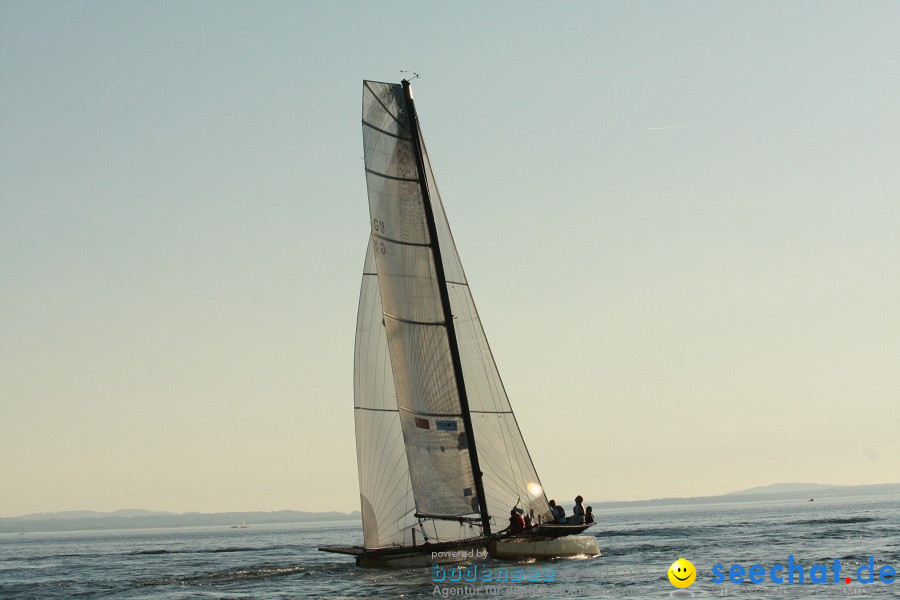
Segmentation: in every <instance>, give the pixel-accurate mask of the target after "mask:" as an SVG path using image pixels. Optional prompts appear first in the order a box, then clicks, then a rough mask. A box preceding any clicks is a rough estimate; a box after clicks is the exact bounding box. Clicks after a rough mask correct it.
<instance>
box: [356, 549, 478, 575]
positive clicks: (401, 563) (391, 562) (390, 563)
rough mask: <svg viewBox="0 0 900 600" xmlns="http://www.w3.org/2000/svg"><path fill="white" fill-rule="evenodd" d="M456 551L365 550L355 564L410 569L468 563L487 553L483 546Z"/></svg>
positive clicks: (368, 566) (369, 566)
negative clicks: (372, 551)
mask: <svg viewBox="0 0 900 600" xmlns="http://www.w3.org/2000/svg"><path fill="white" fill-rule="evenodd" d="M457 552H458V553H457V555H455V556H454V555H453V554H452V553H447V554H446V555H444V554H439V555H437V556H435V555H434V553H432V552H427V553H423V552H409V553H404V554H381V555H379V554H377V553H368V552H367V553H363V554H360V555H359V556H357V557H356V565H357V566H359V567H367V568H382V569H383V568H389V569H410V568H418V567H430V566H432V565H457V564H470V563H473V562H475V561H477V560H484V559H485V558H487V555H488V552H487V548H485V547H484V546H480V547H478V546H473V547H471V548H461V549H459V550H458V551H457Z"/></svg>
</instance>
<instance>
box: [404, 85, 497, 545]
mask: <svg viewBox="0 0 900 600" xmlns="http://www.w3.org/2000/svg"><path fill="white" fill-rule="evenodd" d="M401 83H402V85H403V97H404V99H405V100H406V109H407V112H408V114H409V128H410V134H411V137H412V143H413V148H414V150H415V152H414V154H415V157H416V171H417V173H418V175H419V189H420V190H421V192H422V200H423V204H424V207H425V221H426V226H427V227H428V237H429V238H431V251H432V254H433V255H434V269H435V275H436V276H437V283H438V291H439V294H440V297H441V307H442V309H443V311H444V322H445V324H446V327H447V340H448V342H449V344H450V357H451V360H452V363H453V376H454V379H455V381H456V389H457V393H458V395H459V405H460V412H461V413H462V420H463V427H465V429H466V444H467V446H468V450H469V461H470V462H471V465H472V476H473V478H474V480H475V493H476V494H478V507H479V509H480V510H479V512H480V513H481V528H482V532H483V533H484V535H490V534H491V523H490V516H489V515H488V511H487V498H486V497H485V495H484V482H483V481H482V473H481V467H480V465H479V463H478V452H477V450H476V448H475V432H474V430H473V427H472V415H471V414H470V413H469V398H468V396H467V395H466V383H465V380H464V379H463V370H462V360H461V359H460V355H459V344H458V343H457V339H456V328H455V326H454V324H453V312H452V311H451V309H450V294H449V292H448V291H447V278H446V276H445V275H444V261H443V259H442V258H441V246H440V243H439V242H438V236H437V228H436V227H435V224H434V211H433V209H432V206H431V196H430V194H429V192H428V184H427V181H426V178H425V162H424V160H423V158H422V155H423V152H422V146H421V144H420V143H419V140H420V137H419V117H418V115H417V114H416V106H415V103H414V102H413V97H412V89H411V88H410V85H409V81H408V80H406V79H404V80H403V81H402V82H401Z"/></svg>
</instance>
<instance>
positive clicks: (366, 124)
mask: <svg viewBox="0 0 900 600" xmlns="http://www.w3.org/2000/svg"><path fill="white" fill-rule="evenodd" d="M362 124H363V125H365V126H366V127H371V128H372V129H374V130H375V131H378V132H380V133H383V134H384V135H389V136H391V137H392V138H396V139H398V140H406V141H408V142H411V141H412V138H409V137H403V136H402V135H400V134H398V133H391V132H390V131H388V130H386V129H382V128H381V127H376V126H375V125H372V124H371V123H369V122H368V121H366V120H365V119H363V120H362Z"/></svg>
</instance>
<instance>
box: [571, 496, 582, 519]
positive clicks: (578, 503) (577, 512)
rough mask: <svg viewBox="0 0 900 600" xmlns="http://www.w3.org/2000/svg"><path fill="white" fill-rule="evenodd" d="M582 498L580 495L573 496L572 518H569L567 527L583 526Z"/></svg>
mask: <svg viewBox="0 0 900 600" xmlns="http://www.w3.org/2000/svg"><path fill="white" fill-rule="evenodd" d="M583 502H584V498H582V497H581V494H579V495H578V496H575V508H573V509H572V516H571V517H569V520H568V523H569V525H584V504H582V503H583Z"/></svg>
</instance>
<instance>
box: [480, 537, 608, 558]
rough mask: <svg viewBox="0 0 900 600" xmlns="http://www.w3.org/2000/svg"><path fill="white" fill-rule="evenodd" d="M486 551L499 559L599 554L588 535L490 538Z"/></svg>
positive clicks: (597, 548)
mask: <svg viewBox="0 0 900 600" xmlns="http://www.w3.org/2000/svg"><path fill="white" fill-rule="evenodd" d="M488 552H489V553H490V555H491V557H492V558H496V559H499V560H542V559H548V558H576V557H577V558H588V557H591V556H599V555H600V548H599V546H597V540H596V538H594V536H590V535H570V536H565V537H520V538H506V539H501V540H492V541H491V542H489V543H488Z"/></svg>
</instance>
